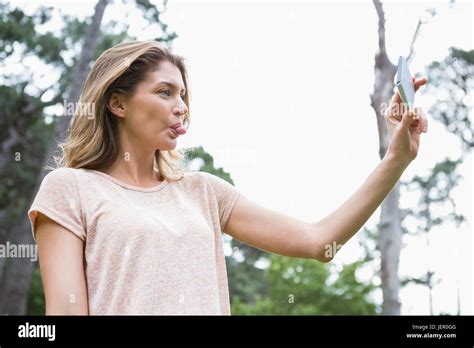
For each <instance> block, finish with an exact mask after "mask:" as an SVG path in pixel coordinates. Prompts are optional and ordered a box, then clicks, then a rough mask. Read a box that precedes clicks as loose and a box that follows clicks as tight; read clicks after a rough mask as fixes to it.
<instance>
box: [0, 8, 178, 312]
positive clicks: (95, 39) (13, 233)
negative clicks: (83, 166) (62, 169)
mask: <svg viewBox="0 0 474 348" xmlns="http://www.w3.org/2000/svg"><path fill="white" fill-rule="evenodd" d="M107 3H108V2H107V0H100V1H99V2H98V3H97V5H96V7H95V12H94V15H93V16H92V18H91V20H90V24H87V22H86V21H85V22H81V21H78V20H77V19H75V18H72V17H68V16H65V17H63V19H64V23H65V27H64V30H63V31H61V32H60V33H59V34H58V32H57V31H56V32H54V33H53V32H49V33H47V34H46V35H38V34H37V33H36V27H35V26H36V25H39V24H41V23H44V22H45V21H47V20H48V19H49V16H48V15H49V12H48V11H51V9H48V10H42V11H41V12H40V13H39V14H37V15H36V14H35V15H34V16H25V14H24V13H23V12H22V11H21V10H19V9H13V10H10V9H9V8H8V7H7V6H6V5H4V4H1V9H2V23H1V25H2V29H3V28H6V29H8V30H6V31H5V32H6V33H7V34H8V35H6V36H5V38H6V40H3V35H2V41H0V45H4V47H6V50H5V51H4V52H5V53H4V54H11V53H12V52H13V51H14V50H13V47H14V44H15V43H16V44H17V45H18V44H19V45H24V46H26V48H27V49H28V50H29V51H28V52H27V53H30V54H34V55H36V56H39V57H41V55H43V56H45V57H47V58H49V60H45V62H46V63H47V64H49V65H54V66H55V67H58V68H59V69H60V70H62V73H61V78H60V79H59V81H58V83H57V85H56V86H52V87H51V88H49V89H46V90H44V91H43V92H44V93H40V94H39V95H34V96H32V98H29V102H30V104H29V105H31V106H34V105H35V104H37V105H39V106H40V107H36V108H35V109H34V110H30V109H32V108H31V107H24V106H23V109H26V110H29V112H30V113H31V112H34V114H35V116H36V118H35V122H36V123H37V128H38V127H39V128H41V127H43V128H45V129H46V130H45V131H42V132H41V133H40V132H38V133H37V134H36V133H35V134H34V135H35V136H37V138H38V139H39V141H41V144H43V147H41V146H35V147H31V146H25V148H23V152H21V155H22V156H23V158H29V157H32V158H35V160H36V162H34V163H35V164H36V167H35V168H31V171H29V172H28V178H29V180H30V182H29V186H27V187H26V188H25V191H24V192H22V196H21V201H20V202H19V203H21V204H18V205H17V206H15V209H13V208H12V209H9V210H7V209H3V208H4V206H6V202H8V197H6V196H7V194H8V195H9V196H10V197H11V196H14V190H13V191H12V190H10V188H9V187H7V188H6V189H5V188H4V187H3V186H0V192H1V193H2V194H3V196H2V197H1V202H0V203H1V205H0V207H1V208H2V210H1V211H0V214H1V216H3V217H8V218H9V219H8V221H9V222H10V223H9V224H8V225H7V224H6V223H5V224H3V223H2V226H1V227H2V231H3V232H4V233H3V238H4V239H7V240H9V241H10V242H11V243H14V244H31V243H33V240H32V237H31V227H30V223H29V220H28V216H27V211H28V209H29V207H30V206H31V203H32V201H33V199H34V196H35V193H36V192H37V189H38V187H39V184H40V183H41V181H42V180H43V178H44V176H45V174H46V171H45V165H47V164H52V163H51V159H52V156H53V154H55V151H56V149H57V142H58V141H61V140H63V137H64V136H65V134H66V131H67V128H68V126H69V122H70V117H68V116H69V115H62V116H60V117H51V116H50V115H47V114H45V113H44V107H46V106H48V105H46V103H42V98H41V97H42V95H43V94H46V92H49V93H51V92H52V93H53V95H54V97H53V98H52V99H51V100H50V101H49V102H48V104H49V105H56V104H58V102H62V101H63V100H67V101H68V102H69V103H73V104H75V103H76V102H77V100H78V98H79V94H80V91H81V88H82V83H83V81H84V80H85V78H86V76H87V74H88V72H89V69H90V66H91V62H92V61H93V60H95V59H96V58H97V57H98V55H99V54H100V53H102V52H103V50H105V49H106V48H109V47H111V45H115V44H117V43H119V42H121V41H123V40H124V39H125V38H129V37H128V35H127V34H126V29H127V28H128V27H125V28H124V31H122V32H120V33H119V34H116V33H113V34H111V33H112V30H109V32H110V34H109V33H107V32H106V31H107V29H112V28H111V25H112V26H113V25H114V24H115V23H109V25H108V26H105V28H104V29H105V31H104V32H103V31H101V30H100V26H101V21H102V16H103V13H104V11H105V8H106V6H107ZM165 5H166V1H165ZM137 7H138V8H140V9H141V10H142V11H143V12H144V13H145V17H146V18H149V19H150V21H151V20H158V17H159V14H160V13H161V11H160V10H158V9H157V8H156V7H155V6H154V5H152V4H151V3H150V2H149V1H146V0H145V1H138V2H137ZM11 14H13V15H11ZM158 24H162V29H163V28H165V29H166V26H165V25H164V24H163V23H161V22H160V23H158ZM113 29H116V28H113ZM114 32H116V30H114ZM2 33H3V31H2ZM174 37H176V34H174V33H171V34H170V33H168V32H166V30H163V36H162V37H159V38H157V40H158V41H165V42H166V40H169V39H173V38H174ZM130 39H133V38H130ZM81 41H82V42H83V46H82V50H81V51H80V52H79V53H76V52H77V45H75V44H76V42H81ZM67 43H70V44H67ZM71 46H72V47H71ZM55 48H56V50H53V49H55ZM63 53H65V55H68V56H71V55H72V56H73V64H65V62H64V60H63V59H62V56H63ZM77 54H79V55H80V56H79V57H76V55H77ZM53 59H56V61H54V60H53ZM25 81H28V78H26V79H25ZM14 84H15V83H12V85H14ZM28 87H35V86H34V84H31V86H28ZM16 89H17V87H12V88H10V90H9V91H10V92H9V93H10V94H11V91H14V90H16ZM4 91H6V90H5V89H4ZM5 93H6V92H5ZM66 94H67V98H65V97H64V96H65V95H66ZM23 99H25V98H23ZM18 107H20V105H18ZM23 109H18V108H17V109H16V110H15V109H13V110H12V114H13V115H16V119H18V118H19V117H18V115H21V112H19V111H22V110H23ZM48 118H49V119H50V120H49V121H48V122H45V120H46V121H47V120H48ZM22 119H23V118H22ZM51 119H52V120H51ZM24 123H25V125H27V126H28V127H30V125H31V124H32V122H28V121H27V120H25V122H24ZM17 124H18V122H16V121H15V122H12V126H11V127H10V128H9V129H8V131H7V134H8V135H10V138H12V139H17V138H21V139H22V140H21V141H22V142H23V143H24V142H25V141H24V136H23V135H22V134H21V133H19V132H18V130H17V128H16V126H17ZM47 131H48V132H49V133H47ZM46 133H47V134H46ZM17 134H20V135H21V136H20V137H15V135H17ZM5 142H6V145H8V146H3V147H2V149H6V151H4V153H1V157H0V164H1V163H9V162H11V158H12V153H11V151H13V149H14V148H13V146H11V145H10V144H11V143H12V141H11V140H10V141H9V139H8V138H5V140H3V139H2V145H5ZM27 145H31V143H30V144H27ZM23 154H24V155H23ZM3 156H4V157H3ZM5 158H6V162H5V161H4V162H2V161H3V160H4V159H5ZM10 166H11V165H10ZM17 167H19V166H17ZM28 168H29V167H26V165H25V163H22V166H21V168H18V171H23V172H25V169H28ZM0 169H1V168H0ZM0 175H1V176H4V177H7V178H8V179H9V180H8V182H9V183H11V186H12V185H14V186H15V187H18V186H20V185H19V184H18V183H19V180H17V178H15V176H11V173H10V172H1V171H0ZM15 181H16V182H15ZM12 210H14V211H15V212H16V215H15V216H12V215H10V212H11V211H12ZM15 217H16V219H15ZM15 220H19V221H15ZM7 231H8V232H7ZM0 237H1V236H0ZM1 261H5V262H3V263H2V264H0V270H1V271H2V272H0V276H1V278H2V282H1V288H0V295H1V296H0V312H1V313H6V314H22V313H24V312H25V309H26V303H27V295H28V289H29V285H30V279H31V274H32V269H33V267H32V266H33V264H32V263H31V262H30V261H29V260H28V259H21V258H19V259H9V260H1ZM6 261H8V262H6ZM35 275H38V272H36V273H35ZM33 283H34V282H33Z"/></svg>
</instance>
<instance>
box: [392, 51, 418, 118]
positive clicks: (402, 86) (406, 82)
mask: <svg viewBox="0 0 474 348" xmlns="http://www.w3.org/2000/svg"><path fill="white" fill-rule="evenodd" d="M396 85H397V88H398V93H400V97H401V99H402V102H403V104H405V106H407V107H408V109H409V110H413V107H414V106H413V104H414V102H415V86H414V85H413V80H412V78H411V74H410V71H409V70H408V62H407V60H406V58H404V57H400V58H398V67H397V80H396Z"/></svg>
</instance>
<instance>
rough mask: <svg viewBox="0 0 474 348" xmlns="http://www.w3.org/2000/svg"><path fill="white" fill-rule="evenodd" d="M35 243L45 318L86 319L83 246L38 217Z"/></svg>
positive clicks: (45, 218) (70, 235)
mask: <svg viewBox="0 0 474 348" xmlns="http://www.w3.org/2000/svg"><path fill="white" fill-rule="evenodd" d="M36 241H37V244H38V252H39V262H40V270H41V278H42V280H43V287H44V293H45V300H46V315H88V301H87V285H86V277H85V270H84V242H83V241H82V240H81V239H79V238H78V237H76V236H75V235H74V234H73V233H71V232H70V231H69V230H67V229H66V228H64V227H62V226H61V225H59V224H57V223H56V222H54V221H52V220H51V219H49V218H48V217H46V216H44V215H43V214H40V213H38V217H37V220H36Z"/></svg>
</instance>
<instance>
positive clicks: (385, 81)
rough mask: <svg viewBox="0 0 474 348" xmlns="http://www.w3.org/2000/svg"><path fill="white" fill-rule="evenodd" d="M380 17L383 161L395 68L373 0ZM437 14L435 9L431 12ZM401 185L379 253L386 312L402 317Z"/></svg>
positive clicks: (378, 101)
mask: <svg viewBox="0 0 474 348" xmlns="http://www.w3.org/2000/svg"><path fill="white" fill-rule="evenodd" d="M373 4H374V6H375V10H376V11H377V15H378V19H379V20H378V48H379V50H378V52H377V54H376V55H375V65H374V72H375V82H374V90H373V93H372V95H371V106H372V108H373V109H374V111H375V116H376V121H377V129H378V134H379V156H380V158H381V159H382V158H383V157H384V156H385V153H386V152H387V149H388V144H389V139H388V132H387V127H386V125H385V119H384V116H383V114H382V109H383V106H384V105H385V104H386V103H387V102H388V101H389V99H390V97H391V95H392V92H393V87H394V84H393V79H394V76H395V72H396V66H395V65H394V64H393V63H392V62H391V61H390V59H389V57H388V55H387V50H386V46H385V13H384V10H383V7H382V4H381V3H380V1H379V0H373ZM428 12H429V13H430V14H431V15H434V14H435V12H434V11H433V10H428ZM423 23H424V22H423V21H422V20H421V19H420V20H419V21H418V25H417V27H416V30H415V33H414V35H413V39H412V41H411V44H410V52H409V54H408V60H409V61H410V59H411V57H412V55H413V52H414V43H415V40H416V38H417V35H418V32H419V30H420V27H421V25H422V24H423ZM399 199H400V184H399V183H397V184H396V185H395V186H394V187H393V189H392V190H391V191H390V193H389V194H388V195H387V197H386V198H385V200H384V201H383V203H382V206H381V213H380V223H379V234H378V235H379V246H378V248H379V250H380V256H381V279H382V290H383V313H384V314H391V315H399V314H400V306H401V304H400V302H399V299H398V294H399V290H400V279H399V278H398V265H399V260H400V250H401V245H402V229H401V225H400V211H399V208H398V201H399Z"/></svg>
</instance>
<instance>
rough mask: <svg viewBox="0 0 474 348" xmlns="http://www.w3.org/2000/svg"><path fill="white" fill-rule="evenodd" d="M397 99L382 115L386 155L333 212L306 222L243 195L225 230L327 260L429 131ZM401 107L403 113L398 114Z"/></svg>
mask: <svg viewBox="0 0 474 348" xmlns="http://www.w3.org/2000/svg"><path fill="white" fill-rule="evenodd" d="M425 83H426V80H425V79H421V80H418V81H414V84H415V89H418V88H419V87H420V86H422V85H423V84H425ZM399 103H400V97H399V96H398V93H397V94H396V95H395V96H394V98H393V99H392V103H391V105H390V107H389V108H388V109H387V113H386V114H385V119H386V121H387V129H388V133H389V138H390V145H389V149H388V151H387V154H386V156H385V157H384V159H383V160H382V161H381V162H380V163H379V164H378V166H377V167H376V168H375V170H374V171H373V172H372V173H371V174H370V176H369V177H368V178H367V179H366V181H365V182H364V183H363V184H362V186H361V187H360V188H359V189H358V190H357V191H356V192H355V193H354V194H353V195H352V196H351V197H350V198H349V199H348V200H346V201H345V202H344V203H343V204H342V205H341V206H340V207H339V208H338V209H336V210H335V211H334V212H333V213H331V214H329V215H328V216H327V217H325V218H323V219H322V220H320V221H318V222H316V223H306V222H303V221H300V220H297V219H294V218H292V217H289V216H286V215H284V214H280V213H277V212H274V211H271V210H269V209H266V208H263V207H260V206H258V205H257V204H255V203H253V202H251V201H249V200H248V199H246V198H245V197H244V196H242V195H241V196H240V197H239V199H238V200H237V202H236V204H235V206H234V208H233V210H232V213H231V216H230V218H229V221H228V223H227V226H226V228H225V232H226V233H228V234H229V235H231V236H232V237H234V238H235V239H237V240H240V241H242V242H244V243H246V244H249V245H252V246H254V247H256V248H259V249H262V250H266V251H269V252H273V253H276V254H280V255H284V256H292V257H300V258H313V259H316V260H319V261H322V262H328V261H330V260H331V259H332V258H333V257H334V255H335V253H336V252H337V251H338V250H339V249H340V247H342V245H344V244H345V243H346V242H347V241H348V240H349V239H350V238H351V237H352V236H353V235H354V234H355V233H356V232H357V231H359V229H360V228H361V227H362V226H363V225H364V223H365V222H366V221H367V220H368V219H369V218H370V216H371V215H372V214H373V213H374V211H375V210H376V209H377V207H378V206H379V205H380V204H381V203H382V201H383V200H384V199H385V197H386V196H387V195H388V193H389V192H390V191H391V190H392V188H393V187H394V186H395V184H396V183H397V181H398V180H399V178H400V176H401V175H402V173H403V171H404V170H405V169H406V168H407V166H408V165H409V164H410V162H411V161H412V160H413V159H414V158H415V157H416V155H417V153H418V148H419V142H420V134H421V133H422V132H426V131H427V120H426V118H425V117H424V116H423V113H422V111H421V109H417V110H416V112H407V111H406V110H403V108H400V107H395V106H396V105H397V104H399ZM400 110H401V111H402V112H404V113H403V115H400V114H399V112H400ZM328 250H329V251H330V252H327V251H328Z"/></svg>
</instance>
